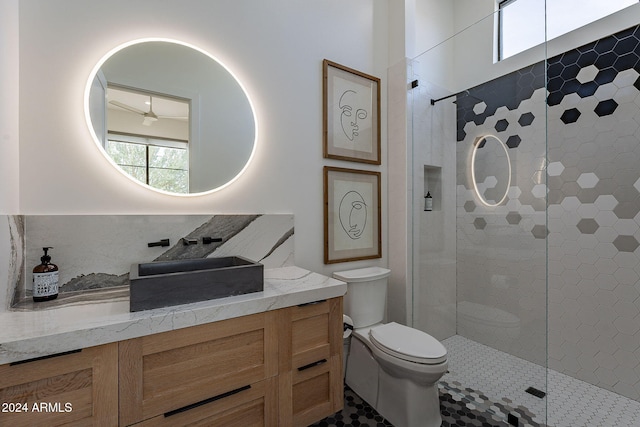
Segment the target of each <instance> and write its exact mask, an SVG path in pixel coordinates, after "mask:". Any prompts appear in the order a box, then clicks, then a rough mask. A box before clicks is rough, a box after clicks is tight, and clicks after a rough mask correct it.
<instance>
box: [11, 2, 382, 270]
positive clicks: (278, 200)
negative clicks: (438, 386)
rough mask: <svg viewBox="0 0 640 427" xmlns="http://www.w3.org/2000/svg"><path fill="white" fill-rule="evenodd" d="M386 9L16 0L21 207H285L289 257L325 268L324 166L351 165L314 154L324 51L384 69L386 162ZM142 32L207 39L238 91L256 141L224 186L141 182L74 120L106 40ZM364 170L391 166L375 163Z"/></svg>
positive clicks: (98, 210)
mask: <svg viewBox="0 0 640 427" xmlns="http://www.w3.org/2000/svg"><path fill="white" fill-rule="evenodd" d="M15 3H17V1H16V2H15ZM185 4H187V5H188V7H186V6H185ZM386 8H387V1H386V0H375V1H371V0H356V1H350V2H344V1H342V0H325V1H322V2H300V1H297V0H277V1H269V2H256V1H251V0H237V1H233V2H211V1H208V0H192V1H190V2H187V3H185V2H165V1H163V2H159V1H153V0H142V1H135V2H131V1H129V0H111V1H109V2H86V1H79V0H59V1H55V2H52V1H49V0H23V1H21V2H20V11H19V12H20V16H19V18H20V51H19V54H20V99H19V100H20V110H19V112H20V143H19V151H20V169H19V177H20V187H19V195H20V213H23V214H94V213H95V214H127V213H128V214H134V213H135V214H156V213H157V214H181V213H190V214H195V213H293V214H294V215H295V227H296V234H295V236H296V243H295V245H296V249H295V250H296V263H297V264H298V265H300V266H302V267H305V268H309V269H312V270H315V271H319V272H325V273H327V272H329V270H328V267H326V266H324V265H323V263H322V250H323V243H322V242H323V237H322V223H323V218H322V166H323V165H341V166H347V167H360V166H359V165H358V164H349V163H345V162H337V161H328V160H325V159H323V158H322V111H321V104H322V65H321V64H322V59H323V58H328V59H331V60H333V61H336V62H339V63H342V64H344V65H347V66H349V67H352V68H356V69H359V70H362V71H363V72H366V73H369V74H373V75H376V76H379V77H381V78H382V88H383V90H382V95H383V102H382V118H383V119H382V140H383V156H382V158H383V159H386V123H385V120H384V118H385V117H386V104H385V101H386V91H385V90H384V88H385V87H386V82H385V75H386V69H387V63H388V61H387V46H386V43H387V40H388V31H387V14H386ZM3 16H4V15H3ZM143 37H167V38H172V39H177V40H181V41H184V42H188V43H192V44H194V45H196V46H198V47H200V48H202V49H205V50H207V51H208V52H211V53H212V54H213V55H215V56H217V57H218V58H219V59H220V60H221V61H222V62H223V63H225V64H226V65H227V66H228V67H229V68H230V69H231V70H232V71H233V72H234V73H236V75H237V77H238V78H239V80H240V81H242V82H243V83H244V85H245V87H246V88H247V91H248V92H249V94H250V96H251V97H252V99H253V101H254V103H255V108H256V110H257V115H258V119H257V120H258V128H259V135H258V147H257V151H256V155H255V157H254V160H253V162H252V164H251V166H250V167H249V169H248V170H247V171H246V173H245V174H244V175H243V176H242V177H241V178H240V179H239V180H238V181H236V182H235V183H234V184H233V185H231V186H230V187H227V188H226V189H224V190H221V191H219V192H216V193H213V194H210V195H206V196H199V197H188V198H184V197H178V196H176V197H173V196H166V195H162V194H159V193H156V192H153V191H151V190H147V189H145V188H143V187H140V186H137V185H135V184H134V183H132V182H130V181H129V180H128V179H127V178H125V177H123V176H122V175H121V174H120V173H119V172H117V171H116V170H115V169H113V168H112V166H111V165H110V164H109V163H108V162H107V161H106V160H105V159H104V158H103V156H102V154H101V153H100V152H99V150H98V149H97V148H96V146H95V144H94V143H93V141H92V140H91V138H90V134H89V131H88V129H87V127H86V124H85V121H84V117H83V91H84V86H85V83H86V81H87V78H88V76H89V73H90V71H91V69H92V68H93V66H94V65H95V64H96V63H97V62H98V60H99V59H100V58H101V57H102V56H103V55H104V54H105V53H106V52H108V51H109V50H110V49H112V48H114V47H115V46H117V45H119V44H121V43H123V42H125V41H128V40H132V39H137V38H143ZM3 80H4V79H3ZM3 93H4V92H3ZM3 97H4V95H3ZM15 144H16V142H15V140H14V141H13V143H12V145H13V146H14V149H15ZM362 168H363V169H373V170H380V171H382V172H383V177H385V176H386V173H385V172H386V166H385V165H384V162H383V166H382V167H368V166H362ZM5 184H6V183H3V190H2V191H3V192H7V190H6V189H5V187H6V185H5ZM383 188H385V189H386V179H383ZM385 203H386V197H383V205H384V204H385ZM383 215H386V208H383ZM383 222H385V224H386V221H383ZM386 241H387V234H386V225H385V226H384V227H383V242H385V243H386ZM383 253H384V254H386V246H384V247H383ZM385 256H386V255H385ZM379 262H380V263H381V264H384V262H385V259H384V258H383V259H382V260H380V261H379ZM369 264H370V263H369ZM354 266H357V265H354V264H349V265H348V266H347V267H346V268H352V267H354ZM341 268H342V269H344V268H345V266H344V265H334V266H333V267H332V268H331V270H337V269H341Z"/></svg>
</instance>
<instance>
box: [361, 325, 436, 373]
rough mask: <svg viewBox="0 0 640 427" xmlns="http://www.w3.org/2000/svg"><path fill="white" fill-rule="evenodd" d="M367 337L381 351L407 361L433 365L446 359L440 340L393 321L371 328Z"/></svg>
mask: <svg viewBox="0 0 640 427" xmlns="http://www.w3.org/2000/svg"><path fill="white" fill-rule="evenodd" d="M369 338H370V339H371V343H372V344H373V345H375V346H376V347H377V348H378V349H380V350H381V351H383V352H385V353H387V354H389V355H391V356H394V357H397V358H399V359H402V360H407V361H409V362H414V363H421V364H425V365H435V364H439V363H443V362H445V361H446V360H447V349H446V348H445V347H444V346H443V345H442V344H441V343H440V341H438V340H437V339H435V338H434V337H432V336H431V335H429V334H427V333H425V332H422V331H419V330H417V329H414V328H410V327H408V326H404V325H400V324H398V323H395V322H391V323H387V324H385V325H380V326H377V327H375V328H371V330H370V331H369Z"/></svg>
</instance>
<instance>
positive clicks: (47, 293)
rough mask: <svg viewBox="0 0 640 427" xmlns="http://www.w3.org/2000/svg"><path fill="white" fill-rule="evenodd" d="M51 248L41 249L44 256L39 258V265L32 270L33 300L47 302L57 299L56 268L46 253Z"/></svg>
mask: <svg viewBox="0 0 640 427" xmlns="http://www.w3.org/2000/svg"><path fill="white" fill-rule="evenodd" d="M49 249H53V248H51V247H45V248H42V250H43V251H44V255H43V256H42V257H40V262H41V264H40V265H37V266H35V268H34V269H33V300H34V301H35V302H40V301H49V300H53V299H56V298H58V266H57V265H55V264H52V263H51V256H50V255H49V254H48V253H47V251H48V250H49Z"/></svg>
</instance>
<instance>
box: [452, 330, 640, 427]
mask: <svg viewBox="0 0 640 427" xmlns="http://www.w3.org/2000/svg"><path fill="white" fill-rule="evenodd" d="M443 344H444V345H445V347H446V348H447V351H448V353H449V373H447V374H446V375H445V376H444V377H443V378H442V382H441V393H442V388H444V389H446V390H447V391H449V392H450V393H452V394H454V395H455V394H457V393H458V391H459V392H460V393H461V394H462V395H464V396H465V399H471V400H473V401H474V402H475V403H477V406H478V407H479V408H482V409H483V410H487V411H489V412H492V413H497V414H498V416H499V417H500V418H501V419H505V418H506V417H507V414H509V413H511V414H513V415H515V416H516V417H518V418H519V422H520V426H527V425H530V426H534V427H537V426H541V427H542V426H545V425H548V426H551V427H618V426H635V427H640V402H637V401H635V400H631V399H628V398H626V397H623V396H620V395H618V394H616V393H613V392H610V391H608V390H604V389H602V388H600V387H596V386H594V385H591V384H589V383H586V382H584V381H580V380H577V379H575V378H573V377H570V376H567V375H564V374H561V373H559V372H557V371H554V370H551V369H550V370H548V372H547V370H546V369H545V368H543V367H541V366H539V365H536V364H534V363H531V362H528V361H526V360H523V359H520V358H518V357H515V356H511V355H510V354H507V353H504V352H501V351H498V350H495V349H493V348H491V347H487V346H485V345H482V344H479V343H477V342H475V341H472V340H469V339H467V338H464V337H462V336H458V335H456V336H453V337H451V338H447V339H446V340H444V341H443ZM547 375H548V378H547ZM547 380H548V384H549V385H548V387H547ZM528 387H535V388H536V389H538V390H542V391H545V392H547V396H546V397H544V398H542V399H540V398H538V397H535V396H533V395H531V394H529V393H527V392H525V390H526V389H527V388H528ZM457 390H458V391H457ZM547 405H548V406H547ZM545 412H546V413H547V414H546V415H547V416H546V419H547V424H544V421H545Z"/></svg>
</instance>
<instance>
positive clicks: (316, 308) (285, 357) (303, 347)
mask: <svg viewBox="0 0 640 427" xmlns="http://www.w3.org/2000/svg"><path fill="white" fill-rule="evenodd" d="M279 321H280V333H281V336H280V340H279V343H280V368H279V424H278V425H279V426H283V427H284V426H307V425H309V424H312V423H314V422H316V421H318V420H321V419H322V418H324V417H326V416H328V415H331V414H333V413H335V412H337V411H339V410H340V409H342V406H343V400H344V398H343V392H344V389H343V378H342V341H343V340H342V298H333V299H330V300H324V301H317V302H313V303H309V304H302V305H300V306H296V307H289V308H286V309H282V310H279Z"/></svg>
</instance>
